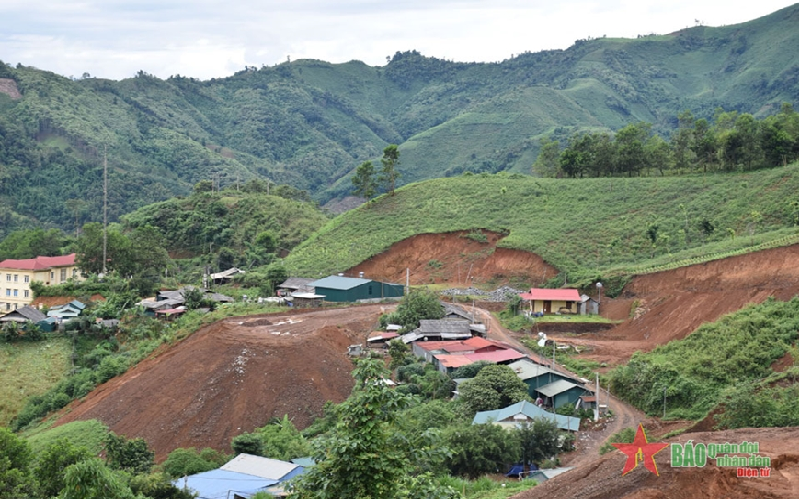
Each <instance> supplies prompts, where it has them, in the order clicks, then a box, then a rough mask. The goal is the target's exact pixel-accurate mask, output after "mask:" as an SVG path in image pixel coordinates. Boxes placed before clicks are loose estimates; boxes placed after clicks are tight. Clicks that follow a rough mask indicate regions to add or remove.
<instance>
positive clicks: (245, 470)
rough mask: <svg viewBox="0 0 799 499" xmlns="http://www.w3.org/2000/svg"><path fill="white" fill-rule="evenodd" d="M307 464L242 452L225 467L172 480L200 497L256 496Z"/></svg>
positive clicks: (225, 498)
mask: <svg viewBox="0 0 799 499" xmlns="http://www.w3.org/2000/svg"><path fill="white" fill-rule="evenodd" d="M303 471H305V468H304V467H303V466H300V465H297V464H294V463H289V462H286V461H280V460H278V459H270V458H268V457H260V456H253V455H251V454H239V455H238V456H236V457H235V458H233V459H232V460H231V461H228V462H227V463H226V464H225V465H224V466H222V467H221V468H218V469H215V470H211V471H206V472H203V473H197V474H194V475H191V476H188V477H185V478H179V479H177V480H174V481H173V482H172V483H173V484H174V485H175V486H176V487H178V488H181V489H182V488H187V489H189V490H190V491H192V492H195V493H196V494H197V497H198V498H199V499H229V498H232V497H252V496H254V495H255V494H257V493H258V492H268V491H270V490H271V489H272V488H273V487H274V486H276V485H278V484H282V483H285V482H286V481H288V480H290V479H292V478H294V477H295V476H297V475H300V474H302V472H303Z"/></svg>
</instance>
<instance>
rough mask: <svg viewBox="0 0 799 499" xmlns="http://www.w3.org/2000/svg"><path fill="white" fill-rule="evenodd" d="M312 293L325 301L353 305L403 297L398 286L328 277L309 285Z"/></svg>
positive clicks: (369, 280) (403, 289) (401, 288)
mask: <svg viewBox="0 0 799 499" xmlns="http://www.w3.org/2000/svg"><path fill="white" fill-rule="evenodd" d="M310 286H313V288H314V293H316V294H319V295H325V301H329V302H337V303H353V302H357V301H359V300H375V299H377V300H379V299H382V298H397V297H401V296H404V295H405V288H404V287H403V286H402V285H400V284H389V283H384V282H380V281H373V280H371V279H361V278H357V277H341V276H329V277H325V278H324V279H319V280H318V281H314V282H312V283H311V284H310Z"/></svg>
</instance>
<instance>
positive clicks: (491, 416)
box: [472, 400, 580, 431]
mask: <svg viewBox="0 0 799 499" xmlns="http://www.w3.org/2000/svg"><path fill="white" fill-rule="evenodd" d="M538 418H543V419H549V420H552V421H554V422H555V424H556V425H557V426H558V428H560V429H561V430H566V431H578V430H579V429H580V418H575V417H572V416H561V415H560V414H555V413H552V412H549V411H545V410H544V409H542V408H540V407H538V406H537V405H535V404H533V403H532V402H527V401H526V400H523V401H521V402H517V403H515V404H513V405H509V406H508V407H505V408H502V409H496V410H493V411H480V412H478V413H477V414H475V415H474V419H473V420H472V424H486V423H494V424H496V425H499V426H502V427H503V428H517V427H518V426H519V425H520V424H522V423H532V422H533V420H534V419H538Z"/></svg>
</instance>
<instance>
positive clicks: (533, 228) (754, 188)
mask: <svg viewBox="0 0 799 499" xmlns="http://www.w3.org/2000/svg"><path fill="white" fill-rule="evenodd" d="M797 193H799V163H794V164H793V165H790V166H787V167H779V168H772V169H769V170H763V171H758V172H753V173H736V174H721V173H719V174H713V175H708V176H707V177H705V176H702V175H689V176H682V177H666V178H638V177H634V178H591V179H552V178H539V179H537V178H533V177H530V176H528V175H521V174H518V173H507V172H500V173H498V174H494V175H491V174H488V173H480V174H477V175H469V174H467V175H464V176H459V177H454V178H446V179H433V180H427V181H424V182H419V183H416V184H411V185H406V186H404V187H402V188H400V189H397V191H396V195H395V196H389V195H388V194H385V195H383V196H381V197H379V198H377V199H375V200H374V201H372V202H370V203H366V204H364V205H362V206H360V207H358V208H356V209H354V210H350V211H348V212H346V213H343V214H341V215H339V216H338V217H336V218H335V219H333V220H331V221H330V222H328V223H327V225H325V226H324V227H322V229H320V230H319V231H317V232H316V233H315V234H313V235H312V236H311V237H310V238H309V239H308V240H307V241H305V242H304V243H302V244H301V245H300V246H298V247H297V248H295V249H294V251H292V253H291V254H290V255H289V256H288V257H287V258H286V259H285V262H284V263H285V265H286V268H288V269H289V270H290V272H291V274H292V275H296V276H315V275H318V274H319V273H322V274H323V275H324V274H329V273H333V272H342V271H345V270H347V269H350V268H352V267H354V266H355V265H357V264H359V263H361V262H363V261H365V260H367V259H368V258H370V257H371V256H373V255H377V254H379V253H382V252H383V251H386V250H387V249H388V248H390V247H391V245H393V244H394V243H397V242H399V241H402V240H403V239H406V238H408V237H411V236H413V235H416V234H429V233H432V234H436V233H444V232H452V231H461V230H463V231H469V230H473V229H488V230H491V231H494V232H497V233H503V234H506V235H507V236H506V237H505V238H503V239H502V240H501V241H500V242H499V244H498V246H501V247H506V248H514V249H520V250H525V251H530V252H533V253H536V254H538V255H540V256H541V257H543V259H544V260H545V261H546V262H547V263H550V264H551V265H553V266H555V267H556V268H557V269H558V270H560V271H561V272H564V273H565V275H566V276H567V277H568V282H570V283H572V284H578V285H581V284H590V283H592V282H595V280H596V279H597V278H600V277H601V278H602V280H603V282H606V283H607V278H609V277H610V278H612V277H622V278H623V277H625V276H628V275H631V274H637V273H643V272H649V271H656V270H665V269H668V268H673V267H678V266H682V265H687V264H695V263H700V262H702V261H707V260H710V259H718V258H724V257H726V256H731V255H733V254H738V253H743V252H748V251H753V250H757V249H761V248H763V247H769V246H773V245H785V244H795V243H798V242H799V232H798V231H797V229H796V227H797V224H799V194H797ZM556 281H557V284H559V285H562V284H563V282H564V276H563V275H561V276H560V277H558V278H557V279H556ZM608 291H609V292H610V291H611V290H610V289H608ZM617 291H620V288H619V289H618V290H617Z"/></svg>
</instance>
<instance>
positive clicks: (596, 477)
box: [514, 428, 799, 499]
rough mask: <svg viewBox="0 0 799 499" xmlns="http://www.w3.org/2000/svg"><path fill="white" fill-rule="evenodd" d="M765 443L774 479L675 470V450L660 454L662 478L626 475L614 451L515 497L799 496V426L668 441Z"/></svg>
mask: <svg viewBox="0 0 799 499" xmlns="http://www.w3.org/2000/svg"><path fill="white" fill-rule="evenodd" d="M688 440H693V441H694V442H695V443H699V442H703V443H710V442H713V443H724V442H730V443H741V442H743V441H746V442H759V443H760V454H761V455H764V456H768V457H771V459H772V461H771V462H772V465H771V467H772V470H771V476H770V477H768V478H765V477H764V478H760V477H758V478H738V477H737V476H736V468H722V467H717V466H715V463H714V462H713V461H712V460H710V459H708V462H707V465H706V466H705V467H703V468H672V467H671V465H670V463H669V449H668V448H666V449H664V450H662V451H660V452H658V453H657V454H656V455H655V461H656V462H657V469H658V472H659V475H660V476H657V475H655V474H654V473H651V472H649V471H647V470H646V468H644V466H643V465H639V466H638V467H637V468H635V469H634V470H633V471H631V472H630V473H628V474H626V475H624V476H622V474H621V472H622V468H623V467H624V462H625V460H626V456H625V455H624V454H622V453H621V452H619V451H612V452H610V453H608V454H605V455H603V456H599V455H597V456H596V458H595V459H594V460H593V461H592V462H590V463H586V464H584V465H582V466H580V467H578V468H577V469H574V470H572V471H569V472H568V473H564V474H562V475H559V476H557V477H555V478H553V479H551V480H547V481H546V482H544V483H542V484H540V485H538V486H536V487H533V488H532V489H530V490H528V491H526V492H522V493H520V494H517V495H516V496H514V499H537V498H546V499H572V498H575V497H580V498H585V499H621V498H624V499H694V498H703V499H717V498H725V499H748V498H764V499H773V498H795V497H799V465H798V464H797V462H798V461H799V453H797V451H796V442H797V441H799V429H797V428H759V429H751V428H745V429H740V430H728V431H722V432H705V433H690V434H684V435H681V436H679V437H674V438H671V439H669V440H667V442H681V443H683V444H685V443H686V442H687V441H688Z"/></svg>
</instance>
